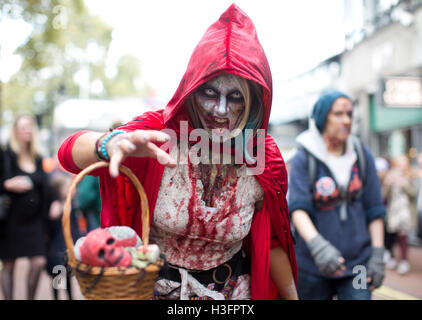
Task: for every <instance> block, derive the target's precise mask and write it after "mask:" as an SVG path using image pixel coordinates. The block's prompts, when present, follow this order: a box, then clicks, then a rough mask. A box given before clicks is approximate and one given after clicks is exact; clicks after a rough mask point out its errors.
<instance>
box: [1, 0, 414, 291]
mask: <svg viewBox="0 0 422 320" xmlns="http://www.w3.org/2000/svg"><path fill="white" fill-rule="evenodd" d="M232 2H234V1H233V0H230V1H229V0H227V1H226V0H214V1H212V2H205V1H194V0H180V1H170V0H156V1H130V0H119V1H101V0H0V120H1V126H0V142H1V143H4V142H6V141H7V139H8V134H9V132H10V126H11V123H12V122H13V120H14V118H15V116H16V115H17V114H19V113H22V112H30V113H33V114H35V115H36V118H37V121H38V125H39V127H40V129H41V130H40V133H41V134H40V138H41V140H42V146H43V147H44V150H43V152H44V157H46V158H48V157H54V155H55V154H56V152H57V149H58V147H59V146H60V144H61V142H62V141H63V140H64V138H65V137H67V136H68V135H69V134H70V133H73V132H75V131H76V130H80V129H92V130H99V131H105V130H107V129H109V128H110V127H111V126H112V124H113V123H115V122H126V121H129V120H130V119H131V118H132V117H134V116H136V115H139V114H142V113H143V112H145V111H147V110H152V109H158V108H162V107H164V106H165V105H166V104H167V102H168V101H169V100H170V99H171V97H172V95H173V94H174V92H175V91H176V89H177V86H178V84H179V81H180V80H181V78H182V76H183V73H184V72H185V69H186V66H187V64H188V61H189V58H190V55H191V53H192V51H193V49H194V48H195V46H196V44H197V43H198V41H199V40H200V38H201V37H202V35H203V33H204V32H205V30H206V29H207V28H208V27H209V26H210V25H211V24H212V23H213V22H215V21H216V20H217V19H218V17H219V16H220V15H221V13H223V12H224V11H225V10H226V9H227V8H228V7H229V6H230V5H231V4H232ZM235 3H236V4H237V5H239V6H240V8H241V9H242V10H243V11H245V13H246V14H247V15H249V16H250V18H251V19H252V20H253V22H254V23H255V26H256V28H257V32H258V37H259V40H260V42H261V44H262V46H263V48H264V50H265V52H266V55H267V58H268V60H269V63H270V67H271V71H272V75H273V89H274V97H273V106H272V113H271V118H270V134H272V135H273V136H274V138H275V139H276V141H277V143H278V145H279V147H280V149H281V151H282V154H283V156H284V157H285V159H286V160H288V159H290V158H291V156H292V155H293V154H294V152H295V150H296V147H297V146H296V143H295V138H296V136H297V135H298V134H299V133H300V132H302V131H304V130H305V129H307V127H308V117H309V113H310V111H311V108H312V106H313V104H314V102H315V101H316V100H317V98H318V96H319V95H320V94H321V93H322V92H324V91H325V90H329V89H339V90H341V91H344V92H346V93H347V94H348V95H349V96H351V97H352V98H354V99H355V106H356V107H355V111H354V125H353V131H354V134H356V135H357V136H359V137H360V138H361V139H362V140H363V141H364V142H365V143H366V144H367V145H368V146H369V147H370V149H371V150H372V152H373V154H374V156H376V157H383V158H385V159H390V158H394V157H396V156H398V155H402V154H407V155H408V156H409V157H410V159H411V161H412V164H414V165H416V164H417V156H418V154H419V152H421V151H422V0H317V1H315V0H295V1H279V0H262V1H254V0H237V1H235ZM421 159H422V158H421ZM416 242H417V239H416V240H414V243H416ZM416 244H418V245H419V243H416ZM412 250H413V249H412ZM412 255H413V257H415V258H414V259H416V260H417V261H419V262H420V260H421V259H422V253H417V252H415V253H413V254H412ZM416 257H417V258H416ZM416 260H415V261H416ZM417 268H418V267H416V269H415V268H413V270H419V269H417ZM419 271H420V272H419V273H418V274H417V275H416V278H408V282H407V285H408V287H409V288H410V287H411V286H412V285H416V284H417V285H418V288H419V287H420V285H419V284H420V283H421V282H420V280H421V279H422V266H420V270H419ZM394 277H395V276H394V275H393V274H390V277H389V279H392V280H391V281H396V280H397V281H399V282H400V281H401V282H400V283H403V279H399V278H394ZM415 281H416V282H415ZM409 288H408V290H407V289H406V290H407V292H408V293H409V292H410V293H411V294H413V295H414V296H418V297H419V298H422V292H420V290H419V289H409ZM418 290H419V291H418ZM385 294H386V293H385ZM379 296H381V294H380V295H379ZM406 297H409V296H406Z"/></svg>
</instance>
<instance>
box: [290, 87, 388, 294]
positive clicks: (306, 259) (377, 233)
mask: <svg viewBox="0 0 422 320" xmlns="http://www.w3.org/2000/svg"><path fill="white" fill-rule="evenodd" d="M353 107H354V106H353V102H352V99H351V98H350V97H348V96H347V95H346V94H344V93H342V92H339V91H330V92H327V93H325V94H323V95H321V97H320V98H319V99H318V101H317V102H316V103H315V105H314V107H313V111H312V118H311V126H310V128H309V130H307V131H305V132H303V133H302V134H300V135H299V136H298V138H297V142H298V144H299V145H300V146H301V147H300V148H299V150H298V152H297V154H296V155H295V157H294V158H293V160H292V162H291V168H290V179H289V197H288V203H289V210H290V212H291V216H292V222H293V225H294V228H295V232H296V236H297V242H296V255H297V261H298V295H299V298H300V299H303V300H313V299H315V300H329V299H333V298H335V297H336V298H337V299H339V300H343V299H346V300H354V299H359V300H360V299H362V300H366V299H368V300H369V299H370V298H371V291H372V290H373V289H374V288H377V287H379V286H380V285H381V283H382V281H383V278H384V262H383V254H384V237H383V236H384V215H385V207H384V205H383V202H382V197H381V185H380V181H379V179H378V176H377V171H376V169H375V163H374V159H373V157H372V155H371V152H370V151H369V150H368V148H366V147H365V146H363V145H362V144H361V142H360V140H358V139H357V138H356V137H354V136H352V135H351V126H352V120H353ZM356 266H365V267H366V269H365V270H366V274H367V277H368V278H367V279H366V281H367V282H364V283H362V284H361V285H360V286H358V287H356V285H355V284H354V282H353V280H354V278H355V276H356V274H355V273H354V271H355V270H354V268H355V267H356Z"/></svg>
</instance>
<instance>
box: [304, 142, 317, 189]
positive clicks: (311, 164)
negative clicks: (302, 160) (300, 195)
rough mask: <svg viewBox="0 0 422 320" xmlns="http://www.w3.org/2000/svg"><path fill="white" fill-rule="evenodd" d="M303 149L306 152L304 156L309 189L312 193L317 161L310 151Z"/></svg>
mask: <svg viewBox="0 0 422 320" xmlns="http://www.w3.org/2000/svg"><path fill="white" fill-rule="evenodd" d="M304 150H305V152H306V158H307V161H308V176H309V190H310V191H311V193H313V192H314V184H315V180H316V175H317V162H316V159H315V157H314V155H313V154H312V153H310V152H309V151H308V150H306V149H305V148H304Z"/></svg>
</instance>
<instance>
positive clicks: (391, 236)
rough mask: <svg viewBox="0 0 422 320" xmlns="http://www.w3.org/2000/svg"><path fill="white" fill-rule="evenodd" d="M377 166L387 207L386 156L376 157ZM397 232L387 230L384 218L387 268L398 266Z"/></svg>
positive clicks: (387, 163)
mask: <svg viewBox="0 0 422 320" xmlns="http://www.w3.org/2000/svg"><path fill="white" fill-rule="evenodd" d="M375 167H376V168H377V172H378V177H379V179H380V182H381V189H382V199H383V202H384V205H385V207H387V205H388V199H387V195H386V191H387V188H386V186H385V177H386V176H387V174H388V172H389V170H390V163H389V161H388V160H387V159H386V158H382V157H378V158H376V159H375ZM396 236H397V235H396V233H391V232H389V231H388V230H387V221H386V219H385V220H384V246H385V252H384V262H385V266H386V268H387V269H395V268H396V266H397V262H396V260H395V259H394V258H393V247H394V244H395V243H396Z"/></svg>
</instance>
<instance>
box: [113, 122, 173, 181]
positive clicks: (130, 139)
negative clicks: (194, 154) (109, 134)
mask: <svg viewBox="0 0 422 320" xmlns="http://www.w3.org/2000/svg"><path fill="white" fill-rule="evenodd" d="M169 140H170V136H169V135H167V134H165V133H164V132H161V131H154V130H137V131H133V132H131V133H129V134H127V135H125V136H123V135H117V136H116V138H113V139H111V140H110V142H109V145H108V146H107V150H108V153H109V155H110V165H109V172H110V175H111V176H112V177H113V178H116V177H117V176H118V175H119V167H120V164H121V163H122V162H123V161H124V159H125V158H126V157H128V156H130V155H133V156H138V157H152V158H155V159H157V160H158V161H159V162H160V163H161V164H163V165H167V166H170V167H175V166H176V161H175V160H174V159H173V158H171V157H170V155H169V154H168V153H167V152H165V151H164V150H162V149H160V148H159V147H158V146H157V145H156V144H154V142H157V143H165V142H168V141H169Z"/></svg>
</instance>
